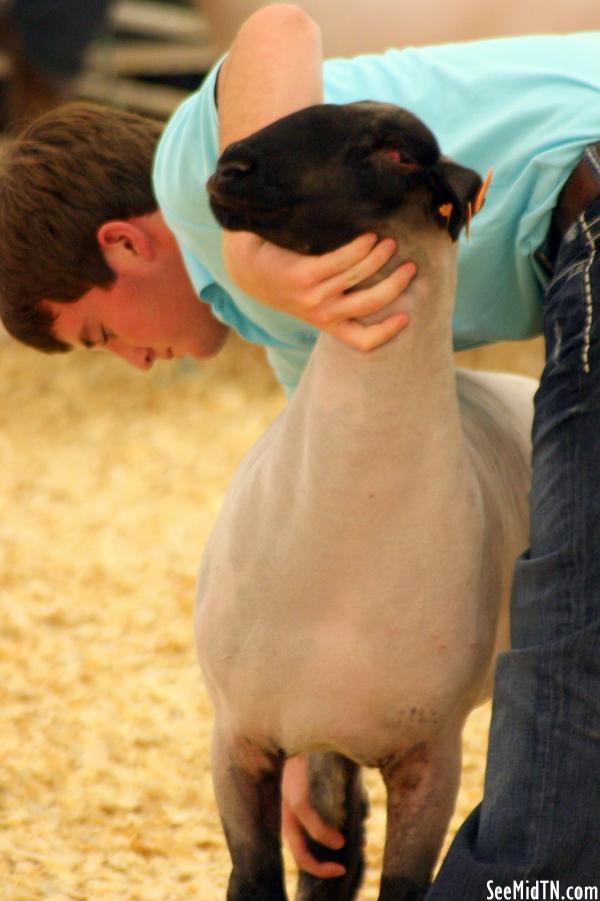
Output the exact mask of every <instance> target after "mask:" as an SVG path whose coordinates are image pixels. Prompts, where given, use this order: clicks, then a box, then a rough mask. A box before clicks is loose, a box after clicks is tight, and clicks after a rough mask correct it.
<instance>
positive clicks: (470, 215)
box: [465, 203, 473, 241]
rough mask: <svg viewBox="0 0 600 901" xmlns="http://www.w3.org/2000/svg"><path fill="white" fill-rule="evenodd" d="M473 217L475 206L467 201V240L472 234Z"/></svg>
mask: <svg viewBox="0 0 600 901" xmlns="http://www.w3.org/2000/svg"><path fill="white" fill-rule="evenodd" d="M472 218H473V207H472V205H471V203H467V206H466V209H465V235H466V238H467V241H468V240H469V236H470V234H471V219H472Z"/></svg>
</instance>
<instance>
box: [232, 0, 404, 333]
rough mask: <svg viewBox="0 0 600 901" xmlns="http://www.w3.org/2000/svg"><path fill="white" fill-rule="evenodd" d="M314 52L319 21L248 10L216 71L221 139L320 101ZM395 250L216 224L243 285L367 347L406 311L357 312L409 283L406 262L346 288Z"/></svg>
mask: <svg viewBox="0 0 600 901" xmlns="http://www.w3.org/2000/svg"><path fill="white" fill-rule="evenodd" d="M322 62H323V60H322V49H321V35H320V31H319V28H318V26H317V25H316V24H315V23H314V22H313V21H312V19H310V18H309V17H308V16H307V15H306V14H305V13H304V12H303V11H302V10H300V9H299V8H298V7H295V6H292V5H289V4H276V5H273V6H267V7H264V8H262V9H261V10H259V11H258V12H256V13H255V14H254V15H253V16H251V17H250V18H249V19H248V20H247V22H245V23H244V25H243V26H242V27H241V29H240V31H239V32H238V35H237V37H236V39H235V41H234V42H233V45H232V47H231V50H230V52H229V54H228V56H227V57H226V59H225V61H224V63H223V65H222V67H221V71H220V72H219V80H218V87H217V103H218V107H219V123H220V142H221V149H224V148H225V147H226V146H227V145H228V144H230V143H231V142H232V141H236V140H239V139H241V138H243V137H246V136H247V135H249V134H251V133H252V132H253V131H257V130H258V129H259V128H262V127H263V126H265V125H268V124H269V123H270V122H273V121H274V120H275V119H278V118H280V117H281V116H284V115H287V114H288V113H291V112H294V111H295V110H298V109H301V108H303V107H305V106H309V105H311V104H314V103H320V102H322V100H323V84H322ZM394 250H395V244H394V242H393V241H391V240H389V239H385V240H383V241H377V239H376V237H375V236H374V235H362V236H360V237H359V238H356V239H355V240H354V241H352V242H351V243H350V244H347V245H345V246H344V247H340V248H339V249H338V250H335V251H332V252H331V253H327V254H323V255H322V256H312V257H309V256H305V255H302V254H296V253H292V252H291V251H288V250H284V249H282V248H280V247H276V246H275V245H274V244H271V243H270V242H267V241H264V240H263V239H262V238H259V237H257V236H256V235H252V234H250V233H249V232H228V231H224V232H223V256H224V260H225V265H226V267H227V270H228V272H229V274H230V276H231V278H232V279H233V280H234V281H235V282H236V284H238V285H239V286H240V287H241V288H242V289H243V290H244V291H246V293H248V294H250V295H251V296H252V297H255V298H256V299H257V300H260V301H261V302H263V303H265V304H266V305H267V306H272V307H274V308H275V309H278V310H281V311H283V312H286V313H289V314H290V315H292V316H295V317H296V318H298V319H302V320H304V321H305V322H309V323H310V324H312V325H315V326H316V327H317V328H320V329H323V330H325V331H328V332H330V333H331V334H334V335H335V336H336V337H338V338H339V339H340V340H342V341H344V342H345V343H347V344H348V345H350V346H351V347H355V348H356V349H358V350H365V351H366V350H371V349H373V348H374V347H378V346H379V345H381V344H384V343H385V342H386V341H389V340H390V338H392V337H394V335H396V334H397V333H398V332H399V331H400V330H401V329H402V328H403V327H404V326H405V325H406V321H407V319H406V316H405V315H403V314H400V315H396V316H392V317H390V318H389V319H386V320H384V321H383V322H381V323H377V324H374V325H370V326H368V327H366V326H363V325H362V324H361V323H358V322H356V321H355V317H360V316H366V315H368V314H369V313H374V312H377V311H379V310H381V309H383V308H384V307H385V306H387V304H388V303H391V302H392V301H393V300H394V299H395V298H396V297H398V295H399V294H401V293H402V291H403V290H404V289H405V288H406V287H407V285H408V283H409V282H410V280H411V278H412V276H413V274H414V267H413V266H412V264H405V265H403V266H401V267H400V268H399V269H397V270H396V271H395V272H393V273H392V274H391V275H390V276H388V277H387V278H386V279H384V280H383V281H381V282H380V283H379V284H378V285H376V286H374V287H372V288H370V289H368V290H364V291H356V292H353V293H352V294H346V293H345V292H346V291H347V290H348V288H352V287H354V286H355V285H357V284H358V283H359V282H361V281H363V280H364V279H366V278H368V277H369V276H370V275H372V274H373V273H374V272H377V270H378V269H380V268H381V266H383V265H384V263H386V262H387V260H388V259H389V258H390V257H391V256H392V254H393V252H394Z"/></svg>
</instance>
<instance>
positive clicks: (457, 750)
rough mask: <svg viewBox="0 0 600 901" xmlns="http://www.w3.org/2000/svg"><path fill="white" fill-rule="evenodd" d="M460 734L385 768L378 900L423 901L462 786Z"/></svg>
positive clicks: (401, 757) (421, 746)
mask: <svg viewBox="0 0 600 901" xmlns="http://www.w3.org/2000/svg"><path fill="white" fill-rule="evenodd" d="M460 760H461V745H460V732H456V733H455V734H454V735H453V736H452V737H451V738H450V739H448V738H447V739H445V740H444V741H443V742H440V741H439V740H438V739H436V740H435V742H432V743H427V742H423V743H421V744H418V745H416V746H415V747H413V748H411V749H410V750H409V751H407V752H405V753H403V754H398V755H393V756H392V757H390V758H389V759H387V760H386V761H385V762H384V764H383V765H382V766H381V773H382V775H383V779H384V781H385V785H386V789H387V834H386V842H385V850H384V855H383V874H382V878H381V889H380V893H379V901H421V899H422V898H424V897H425V895H426V892H427V889H428V887H429V884H430V881H431V873H432V870H433V867H434V865H435V861H436V858H437V856H438V854H439V852H440V848H441V846H442V842H443V840H444V836H445V833H446V829H447V827H448V822H449V820H450V817H451V816H452V812H453V810H454V804H455V801H456V795H457V792H458V785H459V781H460Z"/></svg>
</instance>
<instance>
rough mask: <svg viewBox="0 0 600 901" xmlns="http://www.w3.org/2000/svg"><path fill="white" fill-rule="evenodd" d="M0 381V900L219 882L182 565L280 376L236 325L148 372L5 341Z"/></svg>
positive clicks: (206, 717) (156, 895)
mask: <svg viewBox="0 0 600 901" xmlns="http://www.w3.org/2000/svg"><path fill="white" fill-rule="evenodd" d="M522 348H523V345H521V346H519V347H518V348H517V349H516V350H514V349H512V348H509V350H508V351H506V350H504V351H501V353H504V356H500V357H498V356H497V353H498V352H496V356H495V357H493V359H492V360H490V359H489V351H488V352H487V354H488V358H486V359H484V360H483V363H482V362H481V357H482V352H481V351H477V352H474V355H473V354H471V356H470V357H468V358H467V359H466V362H467V363H469V362H475V364H477V365H479V364H481V365H487V366H490V367H496V368H512V369H515V370H517V371H522V372H526V373H528V374H534V375H535V374H537V373H538V372H539V361H540V353H541V351H540V346H539V343H536V344H534V345H533V347H528V346H525V350H523V349H522ZM507 353H508V354H509V356H508V357H507V356H506V354H507ZM515 354H517V356H516V358H515V356H514V355H515ZM483 356H484V357H485V354H484V355H483ZM515 359H516V362H515ZM495 361H496V362H495ZM461 362H462V363H463V365H464V363H465V359H464V357H463V359H462V360H461ZM0 385H1V389H0V390H1V392H2V404H1V405H0V471H1V483H0V484H1V487H0V509H1V514H2V515H1V516H0V899H2V901H38V899H53V901H63V899H64V901H70V899H75V901H87V899H111V901H121V899H123V901H154V899H156V901H183V899H192V898H193V899H198V898H201V899H202V901H217V899H218V901H221V899H222V898H223V897H224V893H225V887H226V882H227V877H228V871H229V859H228V855H227V852H226V849H225V843H224V840H223V836H222V832H221V828H220V824H219V820H218V815H217V812H216V808H215V804H214V800H213V795H212V785H211V778H210V767H209V743H210V730H211V710H210V706H209V704H208V700H207V697H206V693H205V691H204V688H203V686H202V682H201V678H200V673H199V669H198V667H197V664H196V659H195V651H194V647H193V636H192V625H191V618H192V605H193V592H194V579H195V572H196V567H197V564H198V561H199V559H200V555H201V552H202V547H203V544H204V542H205V540H206V538H207V536H208V533H209V531H210V528H211V524H212V522H213V520H214V518H215V516H216V514H217V512H218V510H219V507H220V504H221V500H222V497H223V494H224V492H225V489H226V487H227V484H228V481H229V479H230V477H231V475H232V473H233V471H234V469H235V466H236V464H237V462H238V461H239V459H240V458H241V456H242V455H243V453H244V452H245V450H246V449H248V448H249V447H250V445H251V444H252V443H253V442H254V440H255V439H256V438H257V437H258V435H260V434H261V432H262V431H263V430H264V428H265V427H266V425H267V424H268V423H269V422H270V421H271V420H272V419H273V417H274V416H275V415H276V413H277V412H278V411H279V410H280V409H281V408H282V407H283V405H284V400H283V397H282V394H281V392H280V391H279V389H278V388H277V387H276V386H275V384H274V382H273V380H272V378H271V376H270V374H269V371H268V369H267V367H266V365H265V363H264V361H263V358H262V353H261V352H260V351H258V350H257V349H255V348H251V347H248V346H247V345H244V344H242V343H241V342H240V341H238V340H237V339H230V341H229V342H228V345H227V347H226V348H225V350H224V352H223V353H222V354H221V355H220V356H219V357H218V358H217V359H216V360H214V361H211V362H208V363H205V364H202V365H196V364H191V363H187V362H182V363H177V364H170V365H169V364H159V365H157V366H156V367H155V369H154V370H153V371H152V372H151V373H148V374H143V373H139V372H137V371H135V370H133V369H130V368H129V367H127V366H125V365H123V364H122V363H121V362H120V361H118V360H116V359H113V358H110V357H109V356H105V355H103V354H89V353H88V354H83V353H74V354H67V355H65V356H64V357H54V358H49V357H46V356H44V355H41V354H36V353H34V352H32V351H29V350H27V349H26V348H21V347H19V346H18V345H16V344H15V343H11V342H2V343H1V344H0ZM488 720H489V708H487V707H485V708H481V709H480V710H478V711H476V712H475V713H474V714H473V715H472V717H471V719H470V721H469V724H468V727H467V731H466V737H465V756H464V764H463V782H462V787H461V794H460V798H459V802H458V807H457V813H456V815H455V817H454V819H453V821H452V829H453V830H455V829H456V828H457V827H458V825H459V824H460V822H461V821H462V820H463V819H464V817H465V816H466V815H467V814H468V813H469V812H470V810H471V809H472V808H473V806H474V805H475V804H476V803H477V801H478V800H479V797H480V793H481V784H482V776H483V768H484V762H485V744H486V734H487V727H488ZM368 785H369V787H370V792H371V800H372V811H371V819H370V825H369V839H368V849H367V850H368V858H369V867H368V870H367V873H366V878H365V883H364V886H363V889H362V892H361V896H360V897H361V901H371V899H375V898H376V897H377V883H378V872H379V867H380V858H381V853H382V842H383V832H384V824H385V812H384V794H383V789H382V785H381V780H380V779H379V777H378V775H377V774H376V773H369V774H368ZM286 868H287V871H288V875H289V877H290V879H292V876H293V866H292V864H291V860H290V858H289V856H287V854H286ZM291 884H292V883H291V882H290V885H291Z"/></svg>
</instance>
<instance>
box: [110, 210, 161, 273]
mask: <svg viewBox="0 0 600 901" xmlns="http://www.w3.org/2000/svg"><path fill="white" fill-rule="evenodd" d="M96 239H97V241H98V246H99V247H100V249H101V251H102V253H103V254H104V258H105V260H106V262H107V263H108V265H109V266H110V267H111V269H113V270H114V271H115V272H121V271H122V270H123V269H125V268H130V267H131V266H135V265H137V264H139V263H144V262H151V261H152V260H153V259H154V254H155V251H154V244H153V242H152V239H151V236H150V235H149V234H148V232H147V230H146V229H144V228H143V226H141V225H139V224H138V223H137V222H135V223H134V222H131V221H130V220H127V219H111V220H110V221H109V222H103V223H102V225H101V226H100V228H99V229H98V231H97V232H96Z"/></svg>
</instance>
